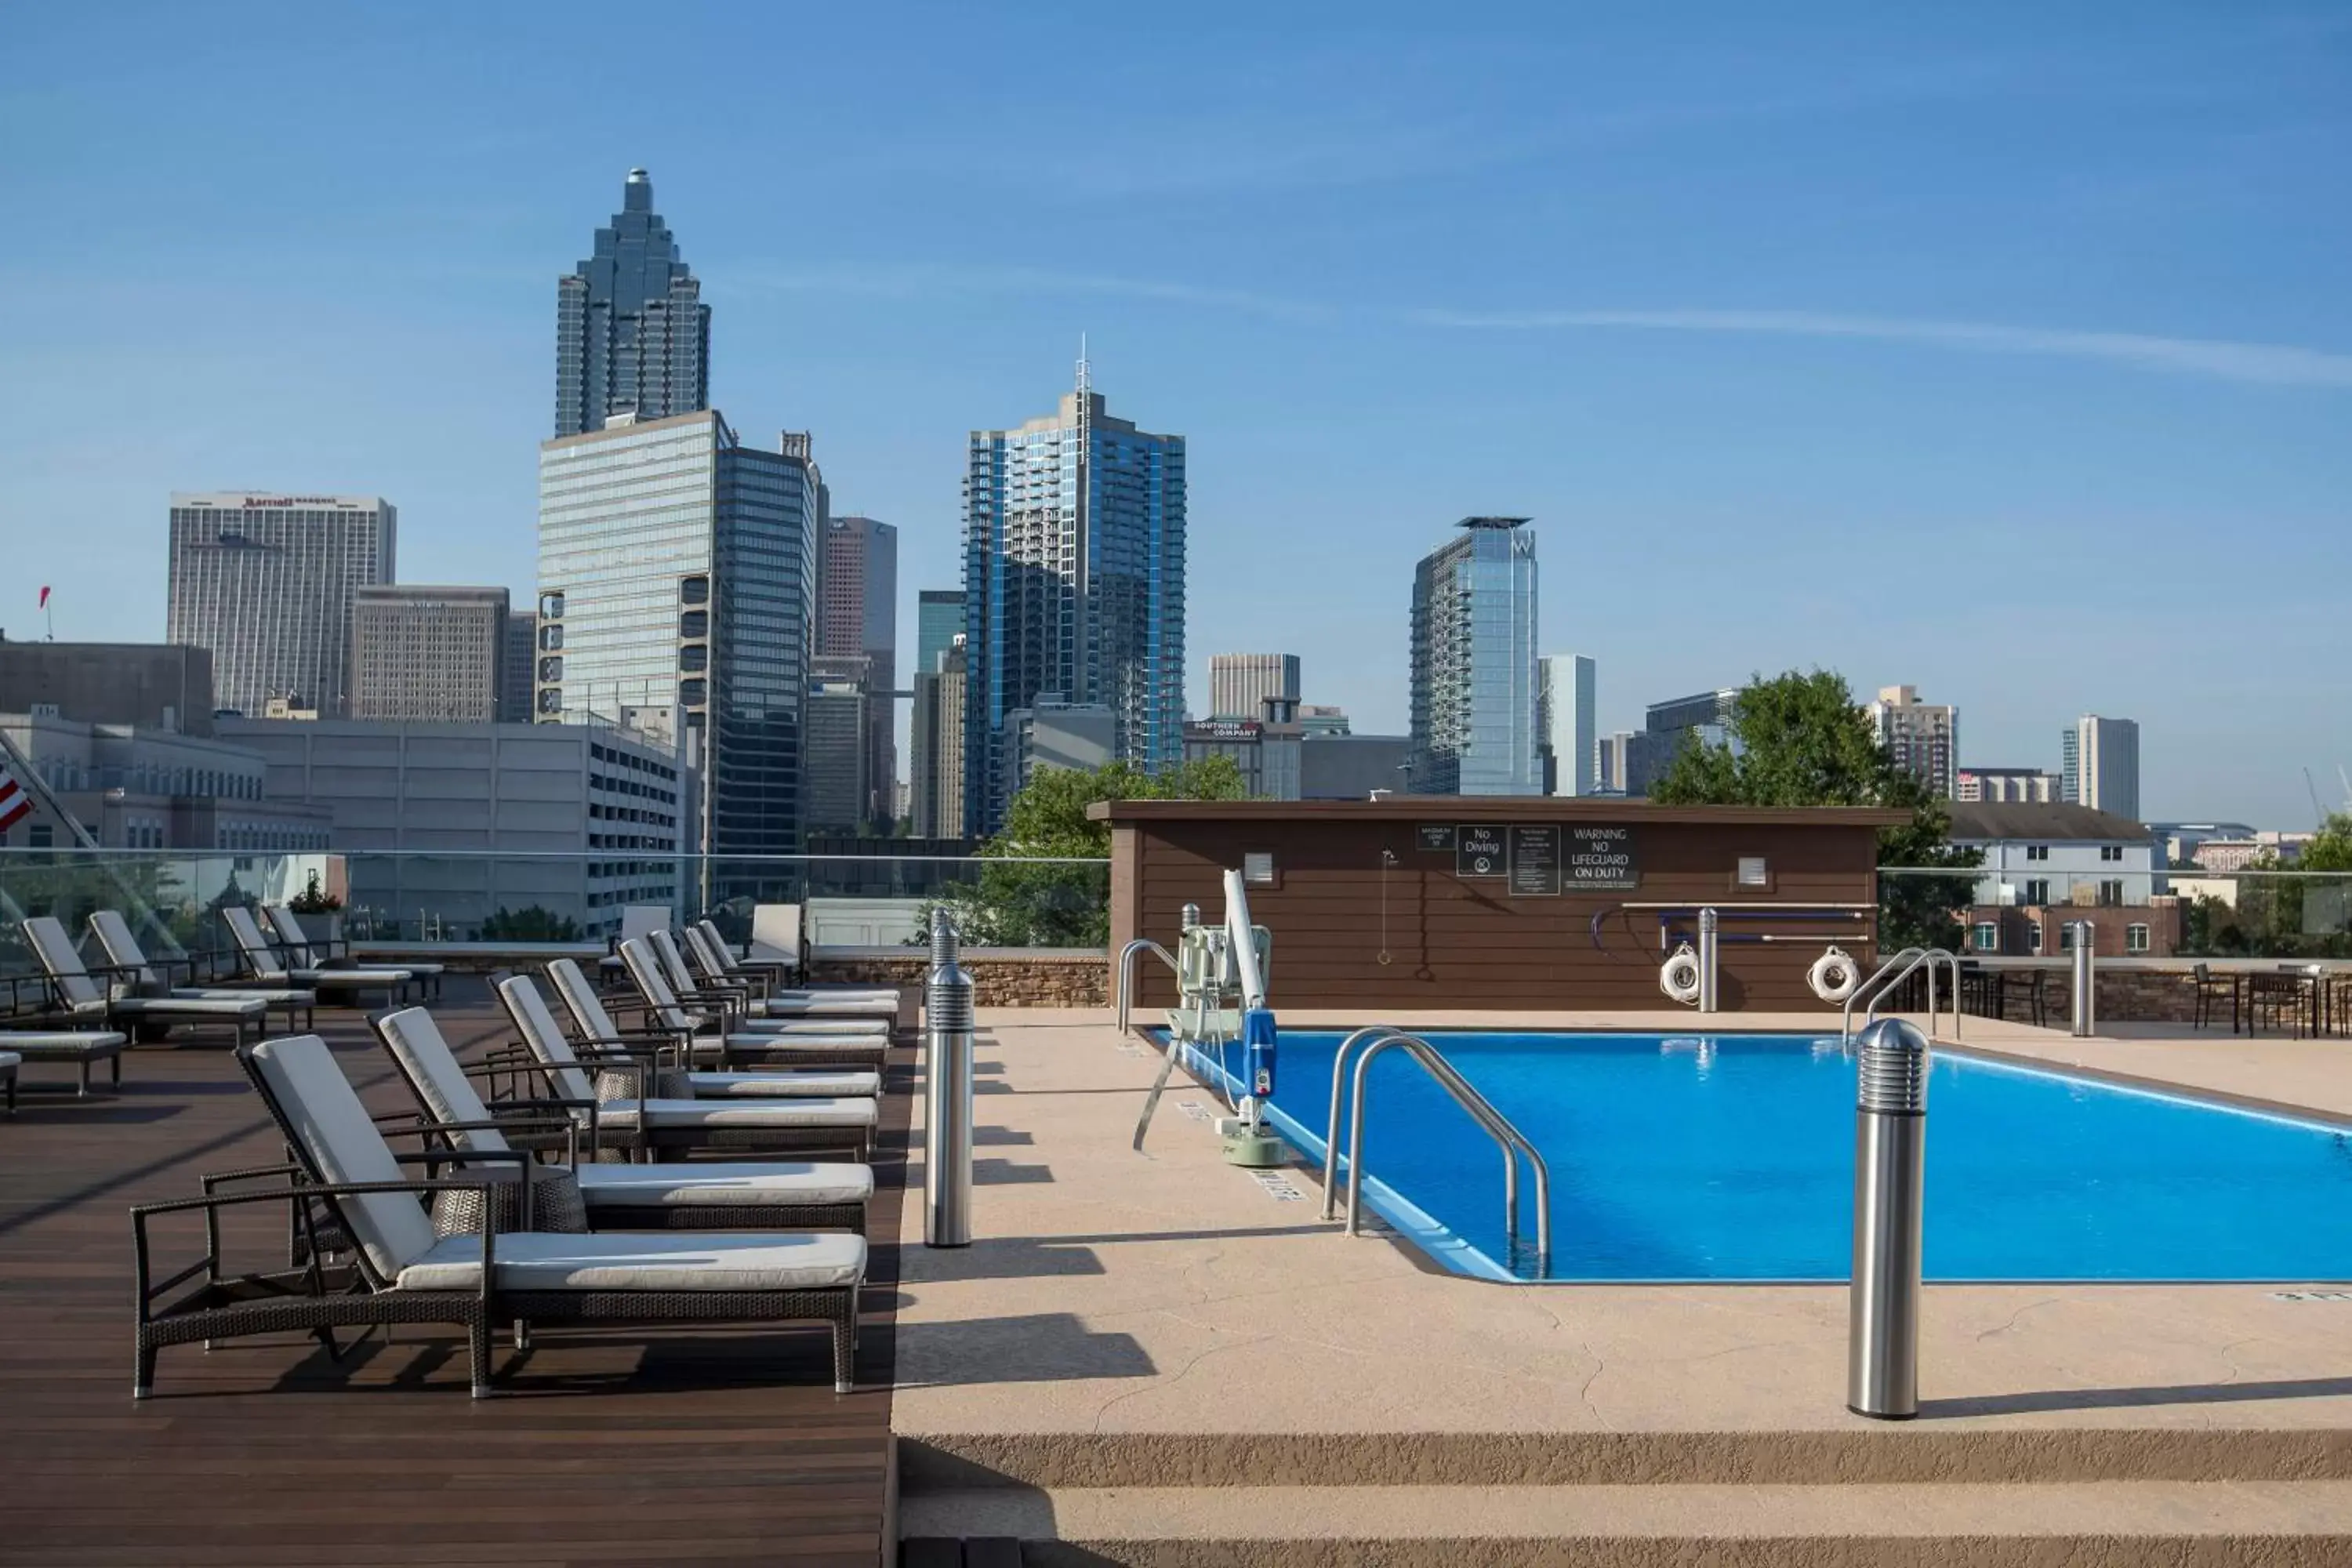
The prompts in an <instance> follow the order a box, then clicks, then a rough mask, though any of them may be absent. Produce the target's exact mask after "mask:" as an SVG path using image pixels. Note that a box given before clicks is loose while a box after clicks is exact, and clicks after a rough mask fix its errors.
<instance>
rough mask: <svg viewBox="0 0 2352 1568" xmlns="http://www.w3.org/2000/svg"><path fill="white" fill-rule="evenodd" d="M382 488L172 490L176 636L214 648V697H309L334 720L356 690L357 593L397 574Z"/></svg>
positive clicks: (239, 707) (243, 708) (243, 705)
mask: <svg viewBox="0 0 2352 1568" xmlns="http://www.w3.org/2000/svg"><path fill="white" fill-rule="evenodd" d="M395 542H396V517H395V514H394V510H393V506H392V503H391V502H390V501H388V500H384V499H383V497H381V496H288V495H261V494H255V493H254V492H252V491H248V490H232V491H229V492H227V493H226V494H215V495H182V494H176V493H175V494H174V495H173V497H172V543H171V549H172V565H171V609H170V614H169V617H168V620H169V626H168V628H167V629H166V631H165V633H164V638H163V640H164V641H166V642H174V643H185V644H188V645H190V646H192V647H201V648H205V649H209V650H210V651H211V653H212V656H213V687H214V693H215V701H217V702H218V703H219V704H220V705H221V706H222V707H223V708H232V709H235V710H236V711H238V712H240V713H247V714H251V715H255V716H258V715H259V714H260V713H261V712H262V711H263V710H264V709H265V708H267V706H268V701H269V700H270V699H271V698H273V697H276V698H281V699H282V698H289V697H299V698H300V699H302V700H303V701H304V702H305V703H307V704H309V705H310V706H312V707H314V708H316V709H317V710H319V711H320V713H322V714H325V715H327V716H328V717H330V718H332V717H335V716H338V715H340V714H341V713H342V712H343V711H344V710H345V705H346V704H347V703H348V701H349V700H350V694H351V658H352V595H353V594H354V593H355V592H356V591H357V590H358V589H359V588H361V587H362V585H364V584H372V583H389V582H391V581H392V580H393V568H394V554H395V551H394V544H395Z"/></svg>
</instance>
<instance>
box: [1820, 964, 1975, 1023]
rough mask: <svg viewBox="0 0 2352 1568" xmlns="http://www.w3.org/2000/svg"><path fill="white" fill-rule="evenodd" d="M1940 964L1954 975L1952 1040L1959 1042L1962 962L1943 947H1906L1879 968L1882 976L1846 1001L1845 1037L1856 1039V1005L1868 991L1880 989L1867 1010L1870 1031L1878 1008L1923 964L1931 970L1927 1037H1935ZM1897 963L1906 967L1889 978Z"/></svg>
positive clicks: (1864, 1016) (1864, 1015)
mask: <svg viewBox="0 0 2352 1568" xmlns="http://www.w3.org/2000/svg"><path fill="white" fill-rule="evenodd" d="M1906 960H1907V962H1906ZM1938 961H1941V962H1942V963H1943V964H1944V966H1945V967H1946V968H1948V969H1949V970H1950V971H1951V972H1952V1038H1953V1039H1956V1040H1957V1039H1958V1038H1959V1037H1960V961H1959V959H1958V957H1957V956H1955V955H1954V954H1953V952H1951V950H1950V949H1948V948H1942V947H1929V948H1916V947H1906V948H1905V949H1904V950H1903V951H1902V952H1898V953H1896V954H1895V956H1894V957H1893V958H1890V959H1888V960H1887V961H1886V962H1885V963H1883V964H1881V965H1879V967H1878V973H1876V974H1874V975H1872V976H1871V977H1870V984H1866V985H1858V986H1856V987H1854V993H1853V995H1852V996H1849V997H1847V998H1846V1002H1845V1010H1844V1016H1843V1018H1842V1019H1841V1020H1840V1029H1841V1030H1842V1032H1843V1037H1845V1038H1846V1039H1849V1040H1851V1039H1852V1038H1853V1004H1854V1002H1855V1000H1856V999H1857V998H1858V997H1860V996H1861V995H1862V994H1863V993H1864V991H1866V990H1869V989H1870V988H1871V986H1873V985H1875V986H1876V987H1877V989H1876V992H1875V994H1873V995H1872V997H1871V999H1870V1005H1869V1007H1868V1008H1867V1009H1865V1010H1864V1013H1863V1016H1862V1022H1863V1026H1864V1028H1868V1027H1869V1026H1871V1025H1872V1024H1874V1023H1875V1022H1877V1020H1878V1005H1879V1004H1880V1003H1881V1002H1884V1001H1885V1000H1886V998H1887V996H1888V995H1889V994H1891V993H1892V992H1893V991H1894V989H1895V986H1897V985H1899V984H1902V983H1903V982H1904V981H1905V980H1906V979H1907V978H1909V977H1910V974H1911V972H1912V971H1913V970H1916V969H1917V968H1919V967H1920V966H1921V965H1923V964H1924V965H1925V966H1926V967H1927V1033H1928V1034H1929V1035H1931V1036H1932V1035H1933V1034H1934V1033H1935V1032H1936V1014H1937V1006H1936V965H1937V962H1938ZM1897 963H1900V964H1902V965H1903V967H1902V968H1900V969H1896V970H1895V973H1892V974H1888V973H1887V971H1888V970H1889V969H1893V968H1894V966H1895V964H1897ZM1882 976H1884V977H1885V983H1884V984H1880V980H1881V977H1882Z"/></svg>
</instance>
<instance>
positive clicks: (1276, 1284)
mask: <svg viewBox="0 0 2352 1568" xmlns="http://www.w3.org/2000/svg"><path fill="white" fill-rule="evenodd" d="M1284 1021H1285V1023H1286V1025H1291V1026H1311V1025H1316V1024H1318V1023H1324V1022H1345V1021H1350V1020H1339V1019H1327V1018H1324V1017H1320V1016H1318V1015H1315V1014H1311V1013H1307V1014H1300V1015H1297V1016H1292V1015H1289V1014H1286V1015H1285V1017H1284ZM1399 1021H1400V1022H1405V1023H1418V1024H1423V1025H1429V1026H1436V1024H1437V1023H1438V1020H1435V1019H1428V1018H1423V1019H1404V1020H1399ZM1695 1021H1696V1020H1695V1019H1694V1018H1693V1016H1692V1015H1690V1014H1688V1013H1659V1014H1657V1015H1655V1016H1651V1015H1646V1014H1644V1015H1630V1016H1629V1015H1612V1016H1607V1017H1606V1018H1605V1019H1604V1018H1602V1017H1601V1016H1573V1015H1570V1016H1562V1015H1543V1016H1529V1015H1524V1014H1456V1015H1449V1016H1446V1017H1445V1018H1444V1020H1443V1022H1444V1026H1490V1027H1495V1026H1541V1027H1548V1028H1571V1027H1580V1026H1601V1025H1603V1024H1605V1025H1607V1026H1614V1027H1620V1028H1641V1029H1661V1028H1670V1029H1674V1030H1675V1031H1678V1032H1696V1031H1694V1030H1693V1025H1694V1023H1695ZM1726 1022H1736V1023H1737V1025H1738V1026H1739V1027H1740V1028H1741V1029H1749V1030H1752V1029H1780V1028H1790V1029H1797V1030H1804V1031H1812V1032H1820V1031H1822V1029H1823V1020H1822V1016H1821V1015H1818V1014H1813V1015H1803V1016H1791V1017H1789V1018H1786V1019H1781V1018H1774V1017H1752V1016H1738V1018H1737V1019H1736V1020H1733V1019H1727V1020H1726ZM1834 1027H1835V1026H1834V1023H1832V1024H1831V1025H1830V1026H1829V1030H1830V1031H1831V1032H1833V1031H1834ZM1966 1034H1967V1040H1966V1043H1967V1044H1968V1045H1969V1046H1973V1047H1979V1048H1982V1049H1986V1050H1992V1051H1998V1052H1999V1053H2000V1054H2002V1055H2005V1056H2013V1057H2019V1058H2032V1059H2037V1060H2044V1061H2049V1062H2052V1063H2053V1064H2060V1065H2077V1066H2082V1067H2086V1068H2094V1069H2100V1070H2106V1071H2111V1072H2115V1073H2118V1074H2122V1075H2126V1076H2130V1077H2133V1078H2138V1079H2159V1078H2160V1079H2165V1080H2167V1081H2172V1082H2178V1083H2180V1084H2182V1085H2185V1086H2188V1087H2191V1088H2194V1089H2200V1090H2206V1091H2210V1092H2216V1093H2221V1094H2227V1095H2231V1096H2234V1097H2240V1098H2244V1099H2249V1100H2263V1101H2266V1102H2273V1103H2291V1104H2298V1105H2306V1106H2309V1107H2310V1108H2312V1109H2314V1110H2320V1111H2322V1112H2330V1113H2335V1114H2343V1115H2352V1043H2347V1042H2344V1041H2317V1042H2315V1041H2295V1040H2286V1039H2277V1038H2265V1039H2263V1040H2259V1041H2248V1040H2245V1039H2243V1038H2239V1039H2234V1040H2232V1039H2229V1038H2227V1037H2222V1038H2221V1039H2215V1038H2212V1037H2206V1038H2205V1039H2203V1040H2149V1039H2090V1040H2075V1039H2073V1038H2071V1037H2067V1036H2064V1035H2063V1034H2061V1033H2058V1032H2056V1031H2053V1030H2043V1029H2035V1028H2032V1026H2025V1025H2018V1024H2000V1023H1993V1022H1990V1021H1985V1020H1979V1019H1975V1018H1971V1019H1969V1020H1968V1021H1967V1025H1966ZM979 1058H980V1072H979V1079H978V1089H979V1092H978V1095H977V1099H976V1104H977V1117H976V1121H977V1126H978V1129H979V1131H978V1152H979V1156H980V1158H979V1162H978V1166H977V1172H976V1188H975V1193H974V1203H973V1215H974V1219H973V1232H974V1237H975V1239H974V1241H973V1243H972V1245H971V1247H969V1248H968V1249H963V1250H958V1251H945V1250H941V1251H934V1250H929V1249H926V1248H923V1247H919V1246H909V1247H908V1251H907V1254H906V1257H905V1262H904V1268H903V1273H902V1278H901V1285H900V1290H901V1298H900V1300H899V1302H898V1390H897V1394H896V1401H895V1403H894V1405H893V1425H894V1427H895V1429H896V1431H897V1433H898V1436H899V1439H900V1461H901V1465H902V1468H903V1470H904V1474H905V1476H906V1481H907V1486H908V1498H907V1501H906V1504H905V1506H906V1508H907V1510H908V1514H907V1517H908V1521H910V1522H909V1524H908V1531H907V1532H908V1533H920V1532H922V1529H923V1527H924V1526H925V1525H926V1524H929V1525H932V1526H938V1525H940V1524H941V1523H942V1521H945V1523H946V1524H947V1525H948V1526H950V1527H951V1526H952V1524H953V1522H954V1520H955V1518H956V1517H957V1516H958V1510H959V1509H962V1510H964V1512H965V1513H967V1514H970V1511H971V1507H973V1506H975V1505H974V1504H973V1503H972V1500H973V1499H985V1498H988V1497H990V1496H991V1495H992V1494H989V1493H987V1492H985V1491H984V1490H972V1489H975V1488H979V1489H987V1488H991V1487H995V1486H1002V1485H1004V1484H1007V1483H1010V1484H1013V1485H1018V1486H1025V1487H1029V1488H1032V1489H1057V1488H1058V1489H1080V1490H1089V1489H1118V1488H1151V1489H1166V1488H1171V1487H1175V1488H1184V1487H1202V1488H1221V1489H1247V1488H1253V1487H1255V1488H1273V1489H1283V1488H1315V1487H1329V1486H1365V1485H1379V1486H1391V1487H1406V1486H1421V1487H1427V1486H1440V1487H1457V1488H1512V1487H1526V1486H1558V1485H1592V1484H1600V1483H1609V1484H1623V1483H1651V1484H1664V1485H1701V1484H1710V1483H1727V1482H1737V1483H1747V1484H1775V1485H1787V1484H1802V1483H1817V1482H1829V1481H1839V1482H1874V1483H1882V1484H1916V1483H1920V1482H1949V1481H1973V1482H1982V1483H2008V1482H2020V1481H2034V1482H2073V1483H2084V1484H2113V1483H2126V1482H2138V1481H2180V1482H2186V1481H2191V1480H2195V1481H2200V1482H2221V1481H2241V1482H2249V1483H2252V1482H2263V1483H2270V1482H2281V1481H2287V1482H2313V1483H2316V1482H2320V1481H2329V1480H2333V1481H2341V1480H2352V1289H2334V1288H2331V1287H2329V1286H2326V1285H2325V1284H2316V1285H2315V1287H2314V1288H2313V1289H2312V1290H2311V1291H2305V1290H2301V1289H2297V1288H2295V1287H2293V1286H2275V1285H2185V1286H2184V1285H2163V1286H2140V1285H2015V1286H1931V1287H1929V1288H1928V1289H1927V1298H1926V1303H1925V1308H1924V1319H1925V1328H1924V1338H1923V1343H1922V1348H1921V1358H1920V1359H1921V1373H1920V1383H1921V1392H1922V1398H1923V1402H1924V1407H1923V1409H1922V1411H1921V1418H1920V1419H1919V1420H1917V1421H1916V1422H1910V1423H1899V1424H1888V1423H1880V1422H1872V1421H1866V1420H1864V1419H1862V1418H1861V1417H1858V1416H1855V1415H1852V1414H1851V1413H1849V1412H1848V1411H1847V1410H1846V1409H1845V1408H1844V1403H1843V1401H1844V1379H1845V1344H1846V1292H1845V1289H1844V1288H1843V1286H1826V1287H1824V1286H1741V1285H1702V1286H1620V1285H1562V1286H1549V1287H1543V1288H1536V1289H1529V1288H1525V1287H1515V1286H1508V1285H1499V1284H1486V1283H1482V1282H1479V1281H1475V1280H1471V1279H1464V1278H1461V1277H1458V1276H1454V1275H1450V1274H1445V1273H1442V1272H1439V1271H1437V1270H1436V1269H1435V1268H1434V1267H1433V1265H1431V1264H1430V1263H1429V1262H1428V1261H1427V1260H1426V1259H1425V1258H1423V1257H1422V1256H1421V1255H1420V1254H1419V1253H1418V1252H1416V1251H1415V1250H1414V1249H1412V1247H1409V1246H1408V1245H1406V1244H1404V1243H1403V1242H1402V1241H1400V1240H1397V1239H1395V1238H1392V1237H1347V1236H1345V1235H1343V1234H1341V1233H1340V1232H1339V1227H1338V1226H1336V1225H1331V1224H1326V1223H1324V1222H1322V1221H1321V1220H1320V1219H1318V1213H1319V1206H1320V1201H1319V1200H1320V1191H1319V1185H1318V1177H1319V1173H1318V1172H1315V1171H1310V1170H1308V1169H1307V1168H1306V1167H1305V1166H1304V1164H1303V1163H1295V1164H1294V1165H1293V1166H1292V1167H1291V1168H1290V1169H1288V1170H1287V1171H1286V1172H1284V1173H1279V1174H1278V1175H1277V1176H1276V1179H1275V1180H1274V1181H1273V1182H1271V1183H1268V1182H1265V1181H1262V1180H1261V1179H1260V1178H1259V1176H1258V1175H1257V1174H1254V1173H1249V1172H1245V1171H1242V1170H1239V1169H1235V1168H1234V1167H1232V1166H1229V1165H1227V1164H1225V1163H1223V1160H1222V1159H1221V1158H1220V1155H1219V1148H1218V1141H1217V1139H1216V1137H1215V1136H1214V1134H1213V1131H1212V1130H1211V1128H1210V1126H1209V1124H1208V1122H1207V1121H1206V1115H1207V1114H1208V1112H1209V1110H1211V1108H1213V1106H1214V1101H1213V1098H1212V1096H1211V1095H1210V1094H1209V1093H1208V1092H1207V1091H1206V1090H1205V1089H1201V1088H1199V1087H1198V1086H1197V1085H1194V1084H1192V1082H1191V1081H1190V1080H1189V1079H1186V1078H1185V1077H1184V1076H1183V1075H1182V1074H1181V1072H1180V1073H1179V1074H1178V1075H1177V1076H1176V1077H1175V1078H1174V1079H1171V1084H1170V1089H1169V1092H1168V1095H1167V1098H1166V1099H1165V1100H1163V1102H1162V1104H1161V1106H1160V1113H1159V1116H1158V1119H1157V1121H1155V1122H1154V1124H1153V1127H1152V1130H1151V1135H1150V1140H1149V1142H1147V1144H1146V1149H1147V1153H1146V1154H1142V1155H1139V1154H1137V1153H1136V1152H1134V1151H1133V1150H1132V1148H1131V1147H1130V1146H1129V1145H1130V1139H1131V1136H1132V1133H1133V1130H1134V1125H1135V1119H1136V1116H1137V1114H1138V1112H1139V1110H1140V1109H1141V1105H1142V1101H1143V1096H1144V1092H1145V1090H1146V1089H1147V1088H1148V1087H1149V1085H1150V1081H1151V1079H1152V1076H1153V1074H1154V1073H1155V1072H1156V1070H1157V1068H1158V1066H1159V1057H1158V1055H1157V1053H1156V1052H1155V1051H1153V1050H1151V1049H1150V1048H1149V1047H1145V1046H1143V1045H1141V1044H1139V1043H1137V1042H1134V1041H1131V1040H1122V1039H1121V1038H1120V1037H1118V1033H1117V1032H1116V1030H1115V1029H1114V1028H1113V1027H1112V1026H1111V1024H1110V1022H1109V1019H1108V1014H1106V1013H1104V1012H1101V1011H1099V1010H1087V1011H1046V1010H1034V1009H1003V1010H983V1012H982V1017H981V1035H980V1050H979ZM1188 1107H1189V1108H1190V1109H1189V1110H1188ZM920 1114H921V1112H920V1110H919V1111H918V1115H920ZM1291 1194H1296V1195H1291ZM907 1201H908V1204H909V1205H911V1206H910V1209H909V1212H908V1214H907V1215H906V1216H905V1224H906V1226H907V1227H908V1228H907V1231H906V1232H905V1234H907V1235H908V1236H909V1237H919V1236H920V1234H921V1227H922V1216H921V1213H920V1208H919V1205H920V1201H921V1184H920V1182H919V1180H917V1179H914V1178H912V1177H910V1179H909V1183H908V1200H907ZM2347 1272H2352V1270H2347ZM927 1494H929V1495H927ZM1154 1495H1155V1496H1156V1497H1159V1498H1160V1499H1161V1500H1162V1501H1163V1502H1164V1501H1165V1500H1166V1497H1167V1495H1168V1494H1166V1493H1165V1492H1164V1491H1161V1492H1155V1494H1154ZM1234 1496H1235V1497H1238V1491H1236V1492H1234ZM2310 1498H2311V1500H2312V1501H2313V1505H2314V1507H2315V1508H2318V1509H2319V1511H2320V1514H2322V1515H2324V1516H2326V1520H2327V1521H2328V1523H2329V1527H2330V1528H2331V1529H2337V1528H2340V1529H2342V1530H2344V1531H2347V1532H2352V1498H2347V1492H2346V1489H2343V1488H2336V1489H2333V1490H2330V1491H2326V1492H2324V1493H2323V1492H2318V1491H2315V1492H2313V1493H2312V1494H2310ZM955 1499H961V1500H962V1501H961V1502H960V1503H958V1502H953V1501H952V1500H955ZM2323 1499H2324V1500H2326V1501H2325V1506H2324V1507H2323V1506H2321V1504H2322V1500H2323ZM992 1506H995V1507H997V1508H1000V1509H1002V1508H1003V1507H1005V1506H1007V1505H1006V1504H1005V1503H1004V1500H1003V1499H1002V1498H1001V1497H996V1498H994V1500H993V1502H992ZM2085 1506H2089V1504H2088V1503H2087V1502H2086V1504H2085ZM1017 1511H1018V1510H1015V1512H1016V1513H1017ZM971 1517H972V1518H974V1519H976V1518H978V1517H979V1516H978V1515H971ZM2331 1539H2332V1538H2331ZM2346 1539H2347V1541H2352V1533H2347V1536H2346ZM1136 1560H1142V1559H1141V1558H1140V1557H1139V1558H1137V1559H1136Z"/></svg>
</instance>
